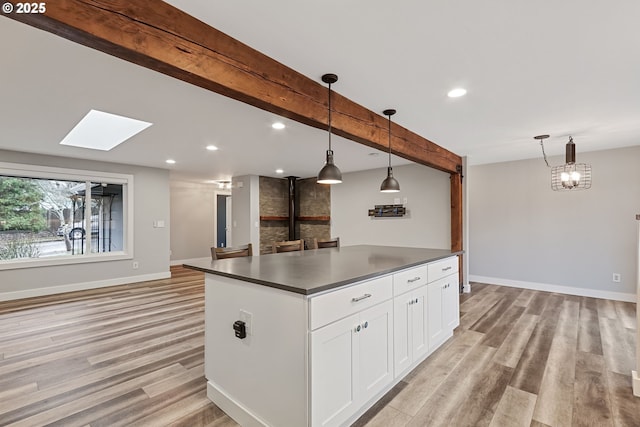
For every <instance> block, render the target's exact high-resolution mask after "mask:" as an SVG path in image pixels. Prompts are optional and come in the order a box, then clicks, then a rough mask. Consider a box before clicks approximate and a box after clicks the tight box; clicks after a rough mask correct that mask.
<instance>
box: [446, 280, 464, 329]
mask: <svg viewBox="0 0 640 427" xmlns="http://www.w3.org/2000/svg"><path fill="white" fill-rule="evenodd" d="M459 286H460V285H459V279H458V275H457V274H453V275H451V276H449V278H448V280H447V285H446V286H445V289H444V296H443V299H442V300H443V301H442V319H443V323H444V327H445V329H447V330H450V331H452V330H454V329H455V328H457V327H458V326H460V289H459Z"/></svg>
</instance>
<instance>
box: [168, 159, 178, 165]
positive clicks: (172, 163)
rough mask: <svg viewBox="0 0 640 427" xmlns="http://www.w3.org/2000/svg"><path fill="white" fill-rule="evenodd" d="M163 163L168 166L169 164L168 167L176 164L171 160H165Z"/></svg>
mask: <svg viewBox="0 0 640 427" xmlns="http://www.w3.org/2000/svg"><path fill="white" fill-rule="evenodd" d="M165 163H168V164H170V165H175V164H176V161H175V160H173V159H167V160H165Z"/></svg>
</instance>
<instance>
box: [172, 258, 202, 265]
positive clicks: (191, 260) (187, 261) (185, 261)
mask: <svg viewBox="0 0 640 427" xmlns="http://www.w3.org/2000/svg"><path fill="white" fill-rule="evenodd" d="M208 259H211V257H200V258H189V259H174V260H171V262H170V263H169V265H171V266H176V265H182V264H192V263H194V262H197V261H203V260H205V261H206V260H208Z"/></svg>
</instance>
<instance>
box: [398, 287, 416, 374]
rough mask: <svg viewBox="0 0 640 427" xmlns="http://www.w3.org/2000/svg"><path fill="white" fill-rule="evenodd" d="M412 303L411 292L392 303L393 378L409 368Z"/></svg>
mask: <svg viewBox="0 0 640 427" xmlns="http://www.w3.org/2000/svg"><path fill="white" fill-rule="evenodd" d="M412 301H413V294H412V293H411V292H408V293H405V294H403V295H400V296H398V297H396V298H395V299H394V302H393V363H394V370H393V372H394V376H395V377H398V376H399V375H400V374H401V373H404V372H405V371H406V370H407V369H408V368H409V366H411V347H412V340H411V322H412V321H413V314H412V313H411V310H410V309H409V308H410V307H411V302H412Z"/></svg>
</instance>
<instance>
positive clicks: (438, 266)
mask: <svg viewBox="0 0 640 427" xmlns="http://www.w3.org/2000/svg"><path fill="white" fill-rule="evenodd" d="M428 267H429V273H428V276H429V283H431V282H435V281H436V280H439V279H442V278H443V277H446V276H448V275H450V274H453V273H457V272H458V257H457V256H453V257H450V258H446V259H443V260H441V261H437V262H434V263H431V264H429V265H428Z"/></svg>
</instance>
